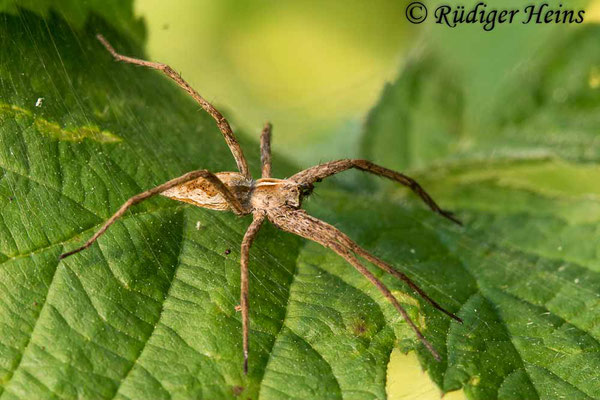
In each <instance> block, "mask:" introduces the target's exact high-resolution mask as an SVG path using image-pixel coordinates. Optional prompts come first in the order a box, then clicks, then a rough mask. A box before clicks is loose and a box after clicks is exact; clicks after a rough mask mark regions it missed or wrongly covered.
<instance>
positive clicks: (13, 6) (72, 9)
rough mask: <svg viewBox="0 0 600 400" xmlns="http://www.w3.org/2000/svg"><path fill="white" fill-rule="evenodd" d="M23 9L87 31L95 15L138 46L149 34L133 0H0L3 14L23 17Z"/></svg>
mask: <svg viewBox="0 0 600 400" xmlns="http://www.w3.org/2000/svg"><path fill="white" fill-rule="evenodd" d="M19 10H27V11H31V12H34V13H36V14H38V15H39V16H41V17H44V18H49V17H50V16H51V15H52V14H55V15H59V16H60V17H61V18H63V19H64V20H65V21H67V22H68V23H69V24H70V25H71V26H73V27H74V28H75V29H81V28H83V27H84V25H85V23H86V21H88V20H89V19H90V18H93V16H100V17H102V18H104V20H105V21H108V23H109V24H110V25H111V26H112V27H113V28H114V29H116V30H117V31H119V32H120V33H122V34H123V35H125V36H128V37H129V38H130V39H134V40H136V41H137V42H138V43H141V42H142V41H143V40H144V37H145V34H146V32H145V27H144V22H143V21H142V19H141V18H136V17H134V15H133V14H134V13H133V0H85V1H80V0H60V1H55V0H0V12H2V13H9V14H12V15H19ZM46 34H47V32H46Z"/></svg>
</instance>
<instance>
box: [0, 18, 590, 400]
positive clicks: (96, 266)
mask: <svg viewBox="0 0 600 400" xmlns="http://www.w3.org/2000/svg"><path fill="white" fill-rule="evenodd" d="M96 32H103V33H105V34H106V36H107V37H108V38H109V39H110V40H111V42H112V43H113V44H114V45H115V47H117V48H118V49H119V50H120V51H122V52H124V53H127V54H131V55H133V56H142V55H143V54H142V53H141V52H140V50H139V48H138V47H137V46H135V45H134V44H133V43H132V42H131V41H130V40H127V39H126V38H125V37H123V36H121V35H120V34H119V31H118V29H116V28H115V29H112V28H110V27H109V25H108V24H106V23H105V22H103V21H102V20H100V19H99V18H95V17H92V19H91V20H90V21H89V22H88V24H87V25H86V27H85V28H82V29H77V28H76V27H75V26H74V25H70V24H67V23H66V22H65V21H64V20H62V19H60V18H59V17H57V16H50V17H48V18H47V19H45V20H44V19H41V18H40V17H39V16H37V15H35V14H32V13H29V12H24V13H21V14H20V15H19V16H17V17H15V16H10V15H5V14H1V19H0V36H1V37H10V38H11V40H9V41H8V44H7V46H6V47H4V48H3V50H2V54H1V56H0V99H1V101H2V104H1V106H0V210H1V218H0V285H1V287H2V290H0V310H1V311H0V398H1V399H2V400H4V399H30V398H67V399H70V398H118V399H138V398H139V399H146V398H153V399H160V398H208V399H219V398H235V397H240V398H244V399H246V398H252V399H255V398H259V397H260V398H264V399H269V398H273V399H281V398H319V399H321V398H335V399H338V398H349V399H368V398H373V399H379V398H385V397H386V386H385V383H386V382H385V380H386V372H387V363H388V360H389V355H390V352H391V350H392V349H393V348H394V347H400V348H401V349H403V350H405V351H407V350H410V349H416V350H417V352H418V354H419V357H420V358H421V360H422V362H423V365H424V366H425V367H426V368H427V369H428V371H429V373H430V375H431V376H432V378H433V379H434V380H435V381H436V382H437V383H438V385H439V386H440V387H442V388H443V389H444V390H445V391H449V390H454V389H458V388H460V387H465V390H466V392H467V394H468V395H469V396H470V397H471V398H476V399H493V398H501V399H524V398H527V399H528V398H533V399H535V398H548V399H552V398H560V397H561V396H562V397H565V398H569V399H577V398H597V397H599V396H600V392H599V389H598V387H599V385H598V384H597V374H596V371H597V370H598V368H599V367H600V365H598V364H599V363H600V358H599V356H598V354H600V352H599V351H598V350H599V349H598V347H599V345H598V339H599V336H600V332H599V331H598V329H597V327H596V326H597V323H596V322H597V320H598V317H599V314H600V312H599V308H600V302H599V301H598V295H597V293H598V292H599V291H600V280H599V278H598V272H599V266H598V262H597V259H598V257H597V249H598V248H599V246H598V244H599V243H598V237H599V235H598V234H597V228H596V226H597V225H598V219H599V218H600V205H599V193H598V190H597V185H594V183H595V182H597V181H598V178H600V171H599V170H598V167H597V166H596V165H595V164H590V165H585V166H582V165H578V164H575V163H573V162H572V161H562V160H559V159H556V158H540V159H534V160H521V159H514V160H511V159H508V160H504V161H502V160H496V161H494V162H485V163H484V162H479V163H478V162H476V161H465V162H462V163H456V164H455V165H453V166H451V167H447V168H443V169H435V170H431V171H429V172H427V173H426V174H425V173H424V174H421V176H419V178H421V180H422V181H423V183H424V186H425V187H426V188H427V189H428V190H429V191H430V192H431V193H432V195H434V197H435V198H436V200H439V202H440V203H441V204H443V205H444V206H445V207H447V208H454V209H456V210H457V211H458V213H459V215H460V216H461V217H462V218H463V219H464V220H465V222H466V227H465V228H458V227H456V226H454V225H450V224H449V223H448V222H447V221H445V220H443V219H441V218H439V217H438V216H436V215H433V214H432V213H431V212H430V211H428V210H426V209H425V208H424V207H423V206H422V205H421V204H419V203H418V202H416V201H415V200H414V198H413V196H408V197H407V196H405V194H406V193H405V192H404V191H399V190H397V189H394V190H390V191H378V192H375V193H366V192H365V191H361V190H358V189H357V186H356V181H353V183H352V184H349V185H347V189H345V190H343V189H341V187H340V185H336V184H333V183H329V182H326V183H323V184H322V185H321V186H320V187H319V188H318V190H317V193H316V194H315V196H314V197H313V198H311V199H310V201H309V202H308V206H307V208H308V210H309V211H310V212H311V213H313V214H314V215H316V216H318V217H321V218H323V219H325V220H327V221H329V222H331V223H333V224H335V225H336V226H338V227H339V228H340V229H342V230H343V231H345V232H347V233H348V234H349V235H350V236H351V237H352V238H353V239H355V240H356V241H357V242H358V243H360V244H361V246H363V247H365V248H366V249H369V250H370V251H372V252H373V253H374V254H377V255H378V256H381V257H382V258H383V259H385V260H388V261H390V262H391V263H392V264H393V265H394V266H396V267H397V268H401V269H403V270H404V271H406V272H407V273H408V274H409V275H410V276H411V277H413V278H414V279H415V280H416V281H417V282H418V283H419V284H421V285H422V286H423V287H424V288H425V289H426V290H427V292H428V293H430V294H431V296H432V297H434V298H435V299H436V300H438V301H439V302H441V303H442V304H443V305H444V306H446V307H448V308H449V309H450V310H452V311H456V312H459V314H460V315H461V317H463V318H464V320H465V323H464V324H463V325H458V324H457V323H455V322H451V321H450V320H449V319H448V318H447V317H445V316H444V315H441V314H440V313H439V312H437V311H435V310H433V309H431V307H430V306H429V305H427V304H425V303H423V302H420V301H418V299H415V298H413V297H412V296H410V295H408V294H407V293H409V292H407V288H406V287H405V286H403V285H402V284H400V283H399V282H397V281H395V280H393V279H392V277H390V276H384V275H383V274H381V273H380V272H379V271H374V272H375V273H376V274H377V275H378V276H380V277H381V278H382V279H383V280H384V282H385V283H386V284H387V285H388V286H389V287H390V288H391V289H392V290H393V293H394V294H395V295H396V296H397V297H398V298H399V300H400V301H401V302H402V303H403V304H404V305H405V306H406V307H407V308H408V311H409V313H410V314H411V316H412V317H413V318H414V319H415V321H416V322H417V324H419V325H420V326H421V327H422V329H423V330H424V332H425V335H426V336H427V337H428V338H429V339H430V340H431V341H432V343H433V344H434V346H436V348H437V349H438V350H439V351H440V352H441V353H442V354H443V355H444V361H443V362H441V363H437V362H434V361H433V359H432V358H431V356H430V355H429V353H427V352H426V351H425V350H424V349H423V348H422V346H421V345H420V344H419V343H418V342H417V341H416V340H415V338H414V335H413V333H412V332H411V331H410V329H409V328H408V327H407V326H406V324H405V323H404V322H403V321H402V319H401V317H400V316H399V315H398V314H397V313H396V312H395V311H394V309H393V308H392V307H391V306H390V305H389V304H388V303H387V302H386V300H385V299H384V298H383V297H382V296H381V295H380V294H379V293H378V292H377V291H376V289H375V288H373V287H372V285H371V284H370V283H369V282H368V281H367V280H366V279H364V278H363V277H362V276H361V275H360V274H358V273H357V272H356V271H354V269H352V267H351V266H350V265H348V264H347V263H346V262H344V261H343V260H341V259H339V257H337V256H335V255H334V254H332V253H331V252H330V251H327V250H325V249H323V248H321V247H319V246H318V245H316V244H313V243H306V242H305V241H303V240H301V239H298V238H296V237H293V236H292V235H289V234H285V233H282V232H279V231H277V230H276V229H275V228H273V227H272V226H270V225H268V224H267V226H266V227H265V228H263V229H264V230H262V231H261V233H260V235H259V237H258V239H257V241H256V242H255V244H254V246H253V248H252V252H251V267H250V268H251V279H250V288H251V289H250V305H251V313H250V319H251V343H250V346H251V361H250V373H249V375H248V376H244V374H243V372H242V353H241V346H242V345H241V321H240V316H239V314H238V313H236V312H235V306H236V305H237V304H238V299H239V246H240V243H241V238H242V235H243V232H244V230H245V228H246V226H247V225H248V224H249V219H248V218H241V219H240V218H237V217H235V216H233V215H231V214H229V213H219V212H215V211H210V210H202V209H198V208H194V207H192V206H189V205H185V204H181V203H176V202H173V201H171V200H168V199H164V198H159V199H152V200H149V201H148V202H145V203H143V204H140V205H138V206H136V207H135V209H133V211H132V212H131V213H129V214H128V215H127V216H126V217H124V218H123V219H122V220H120V221H119V222H118V223H116V224H115V225H114V226H112V227H111V228H110V229H109V231H108V232H107V233H106V235H105V236H103V237H102V238H101V239H100V240H99V241H98V243H97V244H95V245H94V246H92V247H91V248H90V249H88V250H86V251H85V252H82V253H80V254H78V255H76V256H73V257H70V258H68V259H66V260H64V261H62V262H59V261H58V255H59V254H61V253H62V252H63V251H65V250H70V249H73V248H75V247H76V246H77V245H80V244H81V243H82V242H83V241H84V240H86V239H87V238H89V237H90V235H91V234H92V232H93V231H94V230H95V229H97V228H98V227H99V225H100V224H101V223H102V222H103V221H104V220H105V219H106V218H108V217H109V216H110V215H111V214H112V213H113V212H114V211H115V210H116V209H117V208H118V207H119V206H120V205H121V204H122V203H123V202H124V201H125V200H126V199H127V198H128V197H130V196H131V195H134V194H136V193H139V192H141V191H143V190H145V189H147V188H150V187H153V186H155V185H157V184H160V183H162V182H164V181H166V180H167V179H170V178H173V177H175V176H178V175H181V174H183V173H185V172H187V171H190V170H194V169H198V168H208V169H210V170H213V171H224V170H233V169H234V168H235V163H234V161H233V159H232V157H231V155H230V153H229V150H228V148H227V147H226V145H225V144H224V141H223V140H222V137H221V136H220V133H219V132H218V130H217V128H216V127H215V126H214V122H213V121H212V120H211V119H210V117H208V116H207V115H205V114H204V113H202V112H199V111H198V107H197V105H195V103H193V102H192V101H191V100H190V99H189V98H187V97H186V96H185V94H184V93H182V91H181V90H180V89H179V88H177V87H176V86H175V85H174V84H172V83H171V82H169V81H168V80H167V79H166V78H164V77H163V76H161V75H160V74H158V73H157V72H155V71H148V70H145V69H142V68H136V67H134V66H131V65H124V64H119V63H116V62H114V61H113V60H112V58H111V57H110V55H108V54H107V53H106V51H105V50H104V49H103V48H102V47H101V45H100V44H99V43H98V42H97V41H96V40H95V38H94V35H95V33H96ZM432 68H434V69H435V66H433V67H432ZM40 98H43V101H42V102H41V107H38V106H36V103H38V99H40ZM449 104H457V105H456V106H457V107H459V106H460V102H457V103H453V102H450V103H449ZM431 105H432V107H433V108H434V109H435V104H433V103H431ZM242 146H243V147H244V149H245V150H246V155H247V156H248V158H249V162H250V165H251V168H252V169H253V171H258V164H259V163H258V148H257V147H258V146H257V144H256V141H251V140H247V139H244V137H243V136H242ZM436 157H437V155H436ZM276 161H279V162H278V163H277V164H276V165H275V166H274V167H275V174H276V175H277V176H287V175H289V174H291V173H292V172H293V171H294V169H293V168H291V166H290V165H289V164H287V163H285V160H277V159H276ZM350 177H355V176H353V175H351V176H350ZM226 250H231V252H228V251H226ZM227 253H228V254H227Z"/></svg>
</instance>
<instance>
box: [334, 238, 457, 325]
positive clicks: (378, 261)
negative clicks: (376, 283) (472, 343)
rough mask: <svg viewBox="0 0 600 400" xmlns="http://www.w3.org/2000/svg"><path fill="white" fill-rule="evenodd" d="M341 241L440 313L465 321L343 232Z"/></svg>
mask: <svg viewBox="0 0 600 400" xmlns="http://www.w3.org/2000/svg"><path fill="white" fill-rule="evenodd" d="M334 229H335V228H334ZM339 241H340V242H341V243H343V244H344V245H346V246H347V247H348V248H349V249H350V250H352V251H353V252H355V253H356V254H358V255H359V256H361V257H362V258H364V259H366V260H367V261H369V262H371V263H373V264H375V265H376V266H377V267H379V268H381V269H382V270H384V271H385V272H387V273H388V274H390V275H392V276H394V277H396V278H398V279H400V280H401V281H403V282H405V283H406V284H407V285H408V286H409V287H410V288H411V289H412V290H414V291H415V292H417V293H418V294H419V296H421V297H422V298H423V299H425V300H426V301H427V302H429V304H431V305H432V306H433V307H434V308H436V309H438V310H439V311H441V312H443V313H444V314H446V315H447V316H449V317H450V318H452V319H454V320H456V321H458V322H460V323H461V324H462V322H463V321H462V319H461V318H460V317H459V316H457V315H455V314H453V313H451V312H450V311H448V310H446V309H445V308H444V307H442V306H441V305H439V304H438V302H436V301H435V300H433V299H432V298H431V297H429V295H428V294H427V293H425V291H424V290H423V289H421V288H420V287H419V286H418V285H417V284H416V283H415V282H413V280H412V279H410V278H409V277H408V276H407V275H406V274H405V273H403V272H400V271H397V270H396V269H394V268H393V267H392V266H391V265H389V264H388V263H386V262H385V261H383V260H381V259H380V258H378V257H376V256H374V255H372V254H371V253H369V252H368V251H366V250H365V249H363V248H362V247H360V246H359V245H358V244H356V242H354V241H353V240H352V239H350V238H349V237H348V236H346V235H345V234H344V233H342V232H340V239H339Z"/></svg>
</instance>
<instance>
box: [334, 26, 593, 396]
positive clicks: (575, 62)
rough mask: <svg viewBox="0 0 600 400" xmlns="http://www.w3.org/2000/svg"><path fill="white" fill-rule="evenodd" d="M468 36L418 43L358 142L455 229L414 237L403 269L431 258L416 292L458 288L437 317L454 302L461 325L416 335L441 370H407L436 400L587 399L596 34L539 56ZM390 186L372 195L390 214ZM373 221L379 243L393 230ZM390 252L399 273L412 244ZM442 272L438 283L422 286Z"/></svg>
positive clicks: (562, 36)
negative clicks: (439, 207)
mask: <svg viewBox="0 0 600 400" xmlns="http://www.w3.org/2000/svg"><path fill="white" fill-rule="evenodd" d="M536 28H537V27H536ZM473 29H474V28H473V27H463V28H461V29H457V30H458V31H459V32H458V33H457V32H454V31H452V32H450V33H448V34H447V37H444V38H442V37H441V36H445V35H446V33H447V31H444V32H446V33H444V34H443V35H442V34H441V33H440V30H437V31H435V30H434V31H432V32H433V33H432V34H431V35H430V36H426V37H427V39H428V41H427V46H426V47H425V48H424V49H421V51H420V52H419V53H417V54H416V55H415V56H413V58H411V59H410V60H409V61H408V62H407V64H406V66H405V67H404V69H403V70H402V73H401V74H400V76H399V78H398V80H397V81H396V82H394V83H393V84H391V85H389V86H388V87H386V89H385V90H384V93H383V96H382V99H381V100H380V102H379V104H378V105H377V106H376V107H375V108H374V110H373V111H372V112H371V115H370V118H369V120H368V123H367V128H366V130H365V137H364V140H363V153H364V155H365V156H367V157H368V158H371V159H373V160H374V161H377V162H381V163H382V164H384V165H386V166H392V167H394V168H398V169H407V168H413V169H414V168H419V170H420V171H421V173H420V178H421V179H420V180H421V181H422V182H423V183H424V187H426V188H427V189H428V191H429V192H430V193H432V194H433V195H434V197H435V198H436V200H437V201H438V202H439V203H440V204H443V206H444V207H447V208H449V209H454V210H459V211H458V215H460V216H461V218H463V219H464V220H465V222H466V224H465V229H464V231H462V232H461V233H460V234H458V233H457V232H454V231H452V230H447V229H444V228H440V227H439V226H438V224H437V223H435V225H433V224H434V222H433V221H431V222H428V221H427V220H425V222H423V225H425V228H426V230H428V231H429V230H431V231H432V234H433V235H434V238H429V239H428V243H429V244H430V247H429V248H424V249H423V250H422V251H421V252H419V251H417V252H416V254H419V253H420V254H423V253H427V257H436V256H437V257H438V258H437V262H435V263H432V265H427V267H426V271H427V273H428V274H429V273H431V274H432V275H431V276H427V277H426V278H423V279H417V280H419V281H420V282H421V283H422V284H423V286H424V287H426V288H428V291H429V292H433V293H435V290H436V288H438V287H443V286H440V285H441V284H443V282H444V281H445V280H446V279H450V280H452V281H454V282H455V283H456V284H458V285H461V283H464V287H463V288H460V286H459V289H457V291H458V292H459V293H460V296H458V295H457V294H456V293H452V291H451V290H449V289H447V288H446V289H444V292H443V294H445V295H446V297H447V298H446V300H442V299H443V297H441V300H440V301H441V302H442V304H448V303H450V304H451V303H452V302H458V303H459V304H457V306H458V307H459V308H460V311H459V315H460V316H461V317H463V319H464V320H465V323H464V324H463V325H460V326H456V325H452V324H450V325H449V326H444V325H439V326H436V325H430V326H431V327H432V329H434V330H436V332H435V335H436V338H437V340H438V341H437V343H436V345H437V346H439V347H442V348H445V349H446V353H445V355H446V357H447V359H446V362H445V363H444V364H439V363H436V362H433V360H431V359H430V357H428V356H427V355H426V354H422V355H421V361H422V363H423V365H424V367H425V368H426V369H427V370H428V372H429V374H430V376H431V377H432V379H433V380H434V381H435V382H436V383H437V384H438V386H439V387H440V388H441V389H442V390H443V391H451V390H456V389H460V388H463V389H464V391H465V393H466V394H467V397H468V398H470V399H495V398H498V399H538V398H540V399H556V398H568V399H571V398H585V399H587V398H598V397H599V396H600V384H599V383H598V381H597V378H596V371H598V368H599V367H600V357H598V355H597V352H598V348H599V346H600V345H599V341H598V340H599V339H600V332H599V331H598V329H597V328H596V321H597V320H598V318H599V316H600V302H599V297H598V295H597V293H598V292H599V289H600V287H599V286H598V285H599V284H600V280H599V278H600V276H599V275H598V272H599V271H600V266H599V265H598V260H599V257H598V248H600V247H599V245H600V241H599V239H598V229H597V225H598V222H599V217H600V203H599V200H600V196H599V192H598V185H597V182H598V181H599V180H598V179H599V178H600V167H599V166H598V160H599V158H600V152H599V151H598V150H599V147H598V143H599V142H598V122H599V121H598V113H597V111H598V106H599V104H600V92H598V87H599V86H600V85H599V84H598V72H597V71H598V68H599V67H600V59H599V58H598V55H597V52H596V51H595V50H592V49H595V47H596V45H597V43H598V40H599V39H600V27H598V26H597V25H584V26H582V27H579V28H578V29H572V28H571V29H554V30H553V31H546V32H544V31H542V32H541V36H542V37H545V38H546V39H548V42H551V43H552V45H551V46H548V44H547V43H546V44H544V46H543V47H541V46H540V43H539V38H535V40H529V39H532V37H531V36H527V35H526V34H525V33H524V32H518V31H517V30H511V31H510V32H509V31H499V32H496V31H494V32H493V35H490V36H487V35H481V34H478V35H473V36H471V37H469V36H468V35H467V34H473ZM436 32H437V36H436ZM517 32H518V33H517ZM529 33H531V32H529ZM509 38H512V39H513V40H508V39H509ZM509 44H510V46H509ZM513 44H514V45H515V47H514V48H513ZM510 52H514V53H515V54H509V53H510ZM579 163H583V164H579ZM390 186H391V185H390ZM390 186H387V185H386V186H384V187H383V188H384V192H383V194H380V195H381V196H385V201H390V199H393V198H396V199H398V200H400V199H401V198H402V197H400V196H399V195H398V192H397V190H396V189H393V188H391V187H390ZM366 201H367V199H365V202H366ZM330 203H331V202H330ZM383 207H385V202H384V201H382V203H380V204H378V205H376V206H374V208H377V209H381V208H383ZM342 212H344V211H342V210H338V211H337V213H342ZM345 212H346V214H350V213H349V212H348V211H345ZM395 212H397V211H395ZM337 213H336V214H337ZM328 218H330V219H331V218H333V215H329V216H328ZM377 218H378V217H376V216H373V215H371V216H366V217H365V220H369V221H371V220H373V219H377ZM379 218H380V219H381V220H386V225H385V226H383V227H378V228H379V229H381V230H382V231H384V232H385V233H386V235H387V234H388V233H389V231H390V230H391V229H393V228H392V227H393V226H394V223H389V225H387V220H388V219H389V217H388V216H385V217H384V216H383V215H381V216H379ZM355 224H358V221H355V222H354V224H352V223H351V224H349V225H348V226H344V225H343V223H342V222H341V221H338V226H340V227H342V228H344V229H346V230H349V229H352V227H353V226H355ZM368 232H369V235H372V234H373V231H372V230H368ZM393 236H394V240H398V241H402V242H405V243H409V244H407V245H406V246H404V245H402V249H403V252H398V253H397V254H396V258H397V259H403V262H408V261H409V260H406V256H405V255H403V254H406V252H407V251H409V249H415V246H414V245H410V243H411V242H413V241H416V240H418V239H417V238H419V239H420V238H421V237H423V236H425V233H424V232H423V231H422V229H418V228H414V229H413V230H412V232H410V233H408V232H407V233H405V234H404V235H393ZM374 240H375V243H379V242H377V239H376V238H375V239H374ZM379 240H380V241H381V240H383V239H381V238H380V239H379ZM436 240H437V241H438V242H439V243H440V244H439V246H438V247H440V248H439V249H436V244H435V243H436ZM372 248H375V249H376V248H377V244H374V245H373V246H372ZM375 252H376V253H378V254H382V253H383V254H385V253H384V251H382V250H375ZM389 252H390V254H392V255H390V256H389V257H387V259H390V260H391V259H393V253H392V251H389ZM443 254H447V255H449V257H452V259H453V260H455V263H448V262H447V261H446V259H444V258H440V257H441V255H443ZM419 262H420V260H418V259H416V260H415V261H414V263H416V265H417V266H418V264H419ZM440 264H442V265H440ZM406 268H408V269H409V270H414V271H415V272H413V273H416V274H418V275H420V274H423V272H422V271H423V270H418V271H417V270H415V268H417V267H416V266H410V265H409V266H407V267H406ZM440 268H441V270H440ZM442 271H444V272H445V273H446V274H448V275H454V277H450V276H446V277H444V278H443V279H442V280H441V281H439V280H437V279H438V278H439V275H440V274H442V273H443V272H442ZM464 274H466V275H467V277H465V276H464ZM456 281H458V282H456ZM465 294H466V295H468V299H467V300H463V299H464V297H462V296H464V295H465ZM426 314H427V315H429V314H428V313H427V312H426ZM430 318H431V317H430ZM427 320H429V319H427Z"/></svg>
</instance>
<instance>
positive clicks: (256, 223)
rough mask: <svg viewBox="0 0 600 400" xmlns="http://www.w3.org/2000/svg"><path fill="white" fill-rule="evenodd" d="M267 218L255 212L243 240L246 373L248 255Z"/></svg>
mask: <svg viewBox="0 0 600 400" xmlns="http://www.w3.org/2000/svg"><path fill="white" fill-rule="evenodd" d="M264 220H265V214H259V213H256V214H254V219H253V220H252V223H251V224H250V226H249V227H248V230H246V234H245V235H244V239H243V240H242V257H241V261H240V265H241V281H240V292H241V293H240V304H241V308H242V335H243V346H244V374H248V328H249V323H248V322H249V319H248V312H249V306H248V257H249V255H250V246H252V242H253V241H254V238H255V237H256V234H257V233H258V231H259V230H260V227H261V225H262V223H263V221H264Z"/></svg>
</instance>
